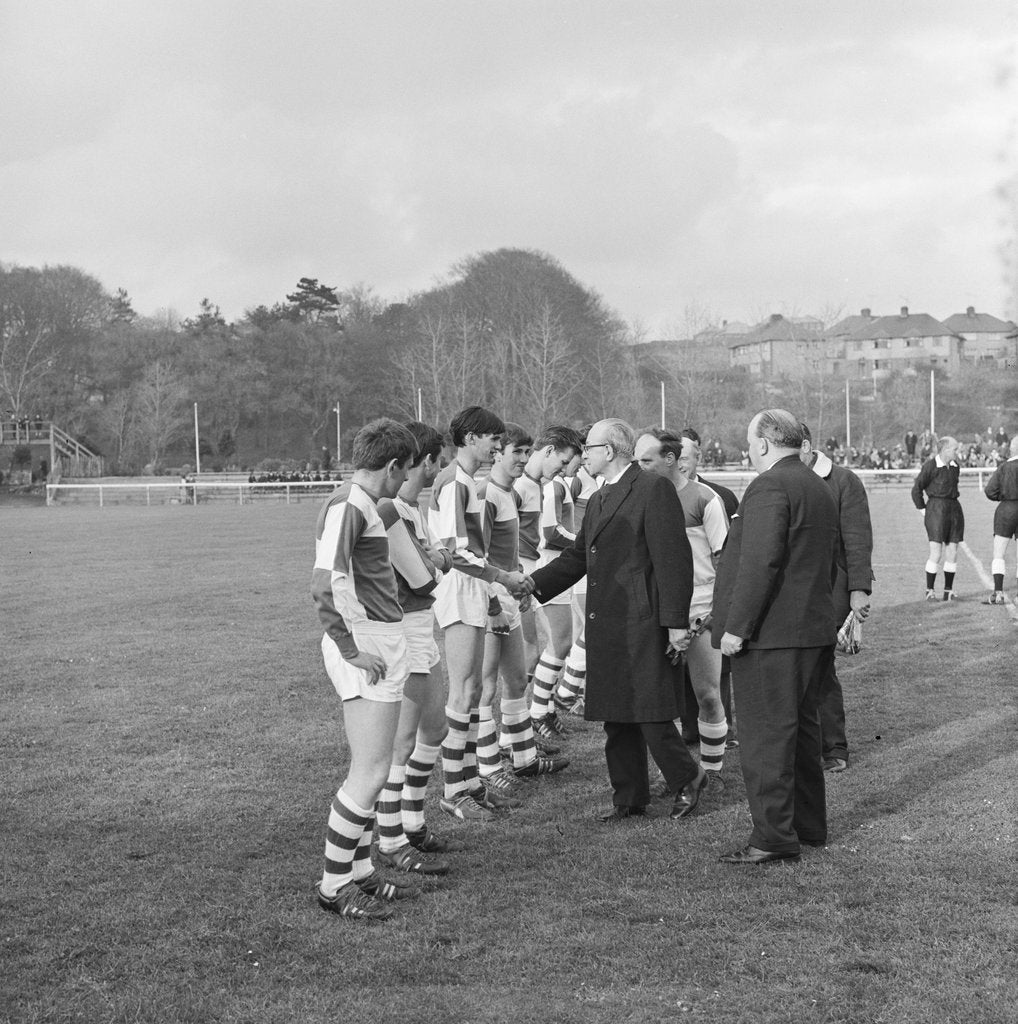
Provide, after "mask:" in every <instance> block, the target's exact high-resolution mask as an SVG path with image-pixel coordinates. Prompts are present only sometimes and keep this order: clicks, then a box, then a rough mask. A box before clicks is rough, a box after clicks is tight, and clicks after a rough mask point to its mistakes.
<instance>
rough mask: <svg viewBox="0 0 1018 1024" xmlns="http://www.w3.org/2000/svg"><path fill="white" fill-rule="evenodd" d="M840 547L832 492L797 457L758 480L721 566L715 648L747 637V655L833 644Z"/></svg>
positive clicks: (744, 503)
mask: <svg viewBox="0 0 1018 1024" xmlns="http://www.w3.org/2000/svg"><path fill="white" fill-rule="evenodd" d="M837 541H838V509H837V506H836V504H835V501H834V498H833V496H832V494H831V489H830V488H829V487H828V485H827V484H826V483H824V481H823V480H821V479H820V478H819V477H818V476H817V475H816V474H815V473H814V472H813V470H811V469H807V468H806V467H805V466H804V465H803V464H802V462H801V460H800V459H799V456H798V455H789V456H786V457H785V458H783V459H780V460H779V461H778V462H776V463H774V465H773V466H771V468H770V469H768V470H767V471H766V472H764V473H761V474H760V475H759V476H757V477H755V478H754V479H753V480H752V481H751V482H750V484H749V486H748V487H747V488H746V493H745V494H744V495H743V496H742V503H741V504H740V506H739V513H738V514H737V515H736V517H735V519H733V520H732V527H731V530H730V531H729V533H728V541H727V543H726V544H725V549H724V551H723V552H722V553H721V560H720V562H719V563H718V574H717V578H716V579H715V581H714V617H713V621H712V622H711V633H712V635H711V639H712V641H713V644H714V646H715V647H719V646H720V645H721V638H722V636H723V635H724V634H725V633H726V632H728V633H731V634H732V635H733V636H739V637H743V638H744V639H745V641H746V643H745V646H746V648H747V649H748V648H763V649H775V648H786V647H825V646H827V645H829V644H833V643H834V641H835V640H836V638H837V632H838V627H839V626H840V625H841V623H840V622H838V621H837V619H836V617H835V614H834V599H833V583H834V578H835V574H836V571H837ZM744 555H745V557H744Z"/></svg>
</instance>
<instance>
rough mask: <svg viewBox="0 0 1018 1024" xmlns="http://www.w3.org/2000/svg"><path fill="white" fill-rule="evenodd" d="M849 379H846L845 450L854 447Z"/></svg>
mask: <svg viewBox="0 0 1018 1024" xmlns="http://www.w3.org/2000/svg"><path fill="white" fill-rule="evenodd" d="M850 390H851V389H850V388H849V386H848V378H847V377H846V378H845V448H846V449H851V447H852V403H851V402H850V401H849V391H850Z"/></svg>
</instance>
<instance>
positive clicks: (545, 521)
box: [541, 480, 576, 551]
mask: <svg viewBox="0 0 1018 1024" xmlns="http://www.w3.org/2000/svg"><path fill="white" fill-rule="evenodd" d="M564 507H565V484H564V483H563V482H562V481H561V480H550V481H548V485H547V486H546V487H545V491H544V509H543V512H542V515H541V539H542V541H543V542H544V547H545V549H546V550H548V551H565V549H566V548H567V547H569V545H570V544H572V542H573V541H574V540H576V534H575V533H573V532H572V531H571V530H567V529H566V528H565V527H564V526H563V525H562V519H563V514H564V513H563V509H564Z"/></svg>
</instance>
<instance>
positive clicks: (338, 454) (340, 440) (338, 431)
mask: <svg viewBox="0 0 1018 1024" xmlns="http://www.w3.org/2000/svg"><path fill="white" fill-rule="evenodd" d="M332 411H333V412H334V413H335V414H336V466H337V467H338V466H339V463H340V462H341V461H342V456H341V449H342V446H343V432H342V429H341V427H340V412H339V402H338V401H337V402H336V405H335V407H334V408H333V410H332Z"/></svg>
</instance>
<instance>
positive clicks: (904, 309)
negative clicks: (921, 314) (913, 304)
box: [901, 306, 908, 316]
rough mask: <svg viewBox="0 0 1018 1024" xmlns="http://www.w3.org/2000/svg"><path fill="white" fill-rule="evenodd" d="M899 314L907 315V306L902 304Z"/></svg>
mask: <svg viewBox="0 0 1018 1024" xmlns="http://www.w3.org/2000/svg"><path fill="white" fill-rule="evenodd" d="M901 315H902V316H908V306H902V307H901Z"/></svg>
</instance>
